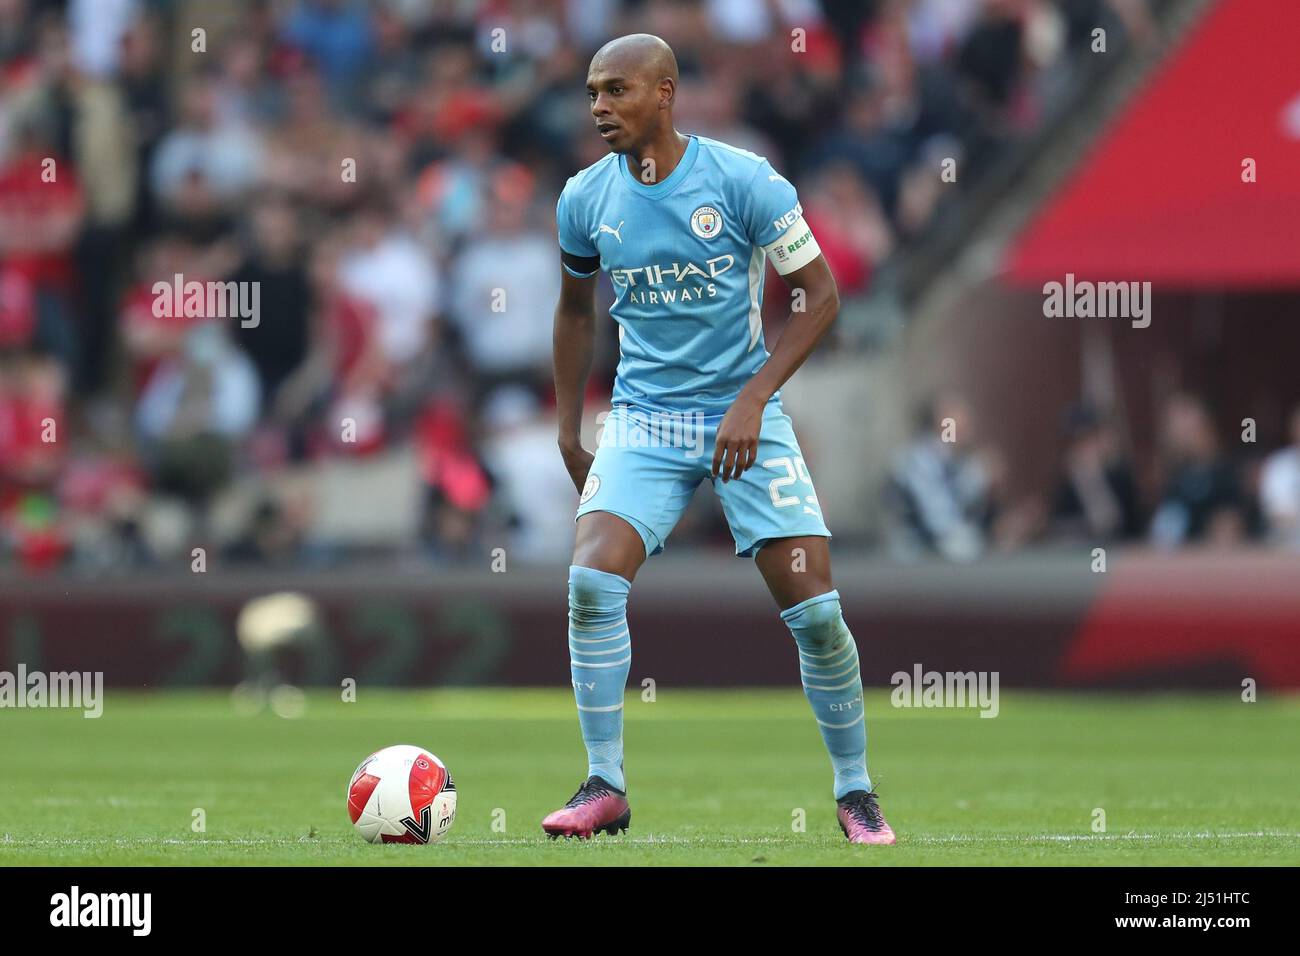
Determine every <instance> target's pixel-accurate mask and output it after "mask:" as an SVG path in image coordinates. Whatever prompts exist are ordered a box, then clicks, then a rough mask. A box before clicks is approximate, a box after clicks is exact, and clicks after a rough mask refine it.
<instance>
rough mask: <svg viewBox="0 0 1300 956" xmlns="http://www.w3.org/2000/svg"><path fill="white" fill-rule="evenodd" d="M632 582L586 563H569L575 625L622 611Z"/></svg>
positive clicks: (571, 601) (571, 603) (570, 598)
mask: <svg viewBox="0 0 1300 956" xmlns="http://www.w3.org/2000/svg"><path fill="white" fill-rule="evenodd" d="M631 588H632V584H631V582H630V581H628V580H627V578H624V577H620V576H619V575H617V574H611V573H609V572H608V571H599V570H597V569H596V568H588V567H584V566H583V565H578V564H574V565H570V566H569V615H570V617H572V619H573V623H575V624H583V623H589V622H594V621H595V620H597V619H599V618H600V617H601V616H602V615H606V614H609V613H611V612H618V611H621V610H622V608H623V607H624V606H625V605H626V604H627V595H628V592H629V591H630V590H631Z"/></svg>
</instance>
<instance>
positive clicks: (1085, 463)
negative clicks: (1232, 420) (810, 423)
mask: <svg viewBox="0 0 1300 956" xmlns="http://www.w3.org/2000/svg"><path fill="white" fill-rule="evenodd" d="M1249 429H1250V426H1249V425H1245V424H1243V431H1242V434H1240V435H1230V436H1225V435H1224V434H1223V433H1222V432H1221V431H1220V430H1219V428H1218V427H1216V424H1215V418H1214V416H1213V415H1212V414H1211V411H1210V409H1209V408H1208V407H1207V405H1206V404H1205V402H1204V401H1202V400H1201V399H1200V398H1198V397H1196V396H1194V395H1191V394H1187V393H1177V394H1174V395H1172V396H1171V397H1170V398H1169V399H1168V400H1167V401H1166V402H1165V405H1164V408H1163V411H1162V414H1161V421H1160V423H1159V441H1158V451H1157V454H1156V455H1155V456H1154V457H1153V459H1152V460H1151V461H1150V462H1149V463H1144V462H1141V461H1139V460H1137V459H1136V457H1135V456H1134V454H1133V451H1132V442H1131V440H1129V439H1128V438H1127V436H1125V434H1124V430H1123V428H1122V427H1121V424H1120V422H1119V421H1118V420H1117V419H1116V418H1115V417H1114V416H1111V415H1108V414H1106V413H1104V412H1103V411H1101V410H1099V409H1098V408H1096V407H1095V406H1092V405H1090V404H1087V403H1080V404H1077V405H1075V406H1072V407H1071V408H1069V409H1068V410H1067V411H1066V413H1065V415H1064V416H1063V420H1062V422H1061V433H1060V441H1059V445H1060V448H1061V455H1060V460H1059V463H1058V467H1057V469H1056V479H1055V485H1054V487H1053V488H1052V489H1051V490H1050V491H1049V492H1048V493H1046V494H1041V495H1030V496H1028V497H1016V496H1014V495H1012V494H1011V493H1010V492H1009V490H1008V487H1007V481H1006V478H1007V466H1006V463H1005V461H1004V459H1003V457H1002V456H1001V455H1000V454H999V453H998V452H997V450H996V449H994V448H993V447H991V446H989V445H988V444H986V443H984V442H983V441H982V440H981V439H980V430H979V423H978V422H977V421H975V420H974V416H973V415H972V412H971V408H970V405H969V404H968V402H967V401H966V400H965V399H964V398H963V397H962V396H961V395H959V394H956V393H945V394H942V395H940V396H938V397H936V398H935V399H934V401H933V402H931V403H930V404H929V405H927V406H926V407H925V408H924V409H923V410H922V412H921V413H920V415H919V418H918V421H917V425H916V434H915V437H914V438H913V440H912V441H911V442H909V443H908V444H907V445H906V446H905V447H904V448H902V449H900V451H899V452H898V454H897V455H896V457H895V459H894V461H893V463H892V468H891V474H890V480H889V483H888V487H887V492H886V494H887V509H888V512H889V516H890V520H889V547H890V550H891V552H892V553H893V554H894V555H896V556H898V557H900V558H903V559H915V558H918V557H922V556H925V555H937V556H941V557H944V558H947V559H949V560H954V561H968V560H972V559H974V558H977V557H979V556H981V555H983V554H987V553H990V552H993V551H1007V550H1013V549H1016V548H1019V547H1023V546H1025V545H1026V544H1065V545H1075V546H1085V547H1088V548H1093V547H1105V546H1108V545H1112V544H1132V543H1139V542H1145V543H1147V544H1149V545H1150V546H1152V547H1154V548H1158V549H1162V550H1173V549H1176V548H1185V547H1233V546H1237V545H1240V544H1242V543H1246V542H1257V543H1266V544H1268V545H1271V546H1274V547H1277V548H1279V549H1284V550H1288V551H1300V405H1297V406H1296V407H1295V408H1294V409H1293V410H1292V412H1291V414H1290V417H1289V420H1288V426H1287V440H1288V443H1287V444H1286V445H1284V446H1283V447H1281V448H1277V449H1272V450H1266V451H1264V452H1262V453H1260V452H1256V451H1254V449H1255V448H1256V447H1257V446H1256V444H1255V436H1254V435H1253V434H1252V433H1251V431H1250V430H1249ZM1234 448H1238V449H1242V451H1240V452H1235V453H1234V451H1233V449H1234Z"/></svg>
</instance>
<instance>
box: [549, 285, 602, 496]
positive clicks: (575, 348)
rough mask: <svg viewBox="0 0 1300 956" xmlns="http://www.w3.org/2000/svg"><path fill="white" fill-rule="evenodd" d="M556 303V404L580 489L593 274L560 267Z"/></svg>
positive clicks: (587, 458)
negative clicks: (584, 394)
mask: <svg viewBox="0 0 1300 956" xmlns="http://www.w3.org/2000/svg"><path fill="white" fill-rule="evenodd" d="M560 272H561V279H560V300H559V302H558V303H556V306H555V334H554V351H555V407H556V413H557V415H558V417H559V436H558V439H557V441H558V443H559V446H560V454H561V455H562V456H563V458H564V466H565V467H566V468H568V469H569V476H570V477H571V478H572V479H573V484H574V487H576V488H577V489H578V491H579V492H581V491H582V486H583V484H584V483H585V482H586V480H587V472H588V471H589V470H590V469H591V462H592V458H593V455H592V454H591V452H589V451H587V450H586V449H585V448H583V447H582V395H583V390H584V389H585V388H586V387H587V377H588V376H589V375H590V374H591V361H592V354H593V352H594V349H595V340H596V276H595V275H591V276H587V277H586V278H579V277H577V276H574V275H570V273H569V271H568V270H567V269H563V268H561V270H560Z"/></svg>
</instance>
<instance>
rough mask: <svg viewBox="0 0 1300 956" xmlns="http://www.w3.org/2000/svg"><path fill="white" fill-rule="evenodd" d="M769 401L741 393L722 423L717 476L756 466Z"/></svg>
mask: <svg viewBox="0 0 1300 956" xmlns="http://www.w3.org/2000/svg"><path fill="white" fill-rule="evenodd" d="M765 404H766V403H765V402H755V401H753V400H751V399H748V398H746V397H745V396H743V395H741V396H739V397H738V398H737V399H736V400H735V401H734V402H732V403H731V407H730V408H728V409H727V414H725V415H723V416H722V424H720V425H719V426H718V441H717V444H716V445H715V446H714V449H713V477H715V478H716V477H718V475H721V476H722V480H723V481H730V480H731V479H732V478H739V477H740V476H741V475H742V474H744V473H745V471H747V470H748V469H749V468H751V467H753V464H754V459H755V458H757V457H758V432H759V429H760V428H762V425H763V406H764V405H765Z"/></svg>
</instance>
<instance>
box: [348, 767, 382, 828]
mask: <svg viewBox="0 0 1300 956" xmlns="http://www.w3.org/2000/svg"><path fill="white" fill-rule="evenodd" d="M377 786H379V778H378V777H376V776H375V775H374V774H373V773H361V774H358V775H357V777H356V779H355V780H353V781H352V784H351V786H349V787H348V816H350V817H351V818H352V822H353V823H356V822H357V817H359V816H361V811H363V810H364V809H365V808H366V804H367V803H368V802H370V795H371V794H372V793H374V792H375V787H377Z"/></svg>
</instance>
